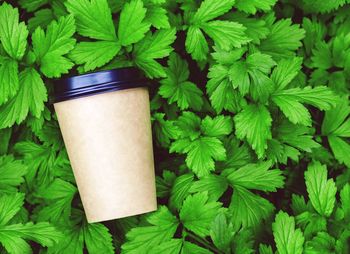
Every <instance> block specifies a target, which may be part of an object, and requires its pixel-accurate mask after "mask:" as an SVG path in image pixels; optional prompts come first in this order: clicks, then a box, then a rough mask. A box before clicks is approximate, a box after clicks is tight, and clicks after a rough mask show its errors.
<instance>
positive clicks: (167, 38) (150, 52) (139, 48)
mask: <svg viewBox="0 0 350 254" xmlns="http://www.w3.org/2000/svg"><path fill="white" fill-rule="evenodd" d="M175 34H176V30H175V29H161V30H158V31H157V32H155V33H153V34H152V33H151V32H149V33H147V34H146V37H145V38H144V39H142V40H141V41H139V42H138V43H136V44H135V48H134V51H133V56H134V59H135V63H136V65H138V66H139V67H140V68H141V69H143V70H144V71H145V72H146V73H147V74H148V76H150V77H152V78H157V77H165V76H166V73H165V71H164V68H163V66H162V65H160V64H159V63H158V62H156V61H155V59H158V58H163V57H165V56H168V55H169V54H170V52H171V51H172V47H171V46H170V45H171V44H172V43H173V42H174V40H175Z"/></svg>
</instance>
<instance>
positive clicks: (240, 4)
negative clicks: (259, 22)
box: [235, 0, 277, 14]
mask: <svg viewBox="0 0 350 254" xmlns="http://www.w3.org/2000/svg"><path fill="white" fill-rule="evenodd" d="M276 2H277V0H250V1H245V0H237V1H236V4H235V7H236V8H237V9H238V10H240V11H244V12H246V13H249V14H255V13H256V12H257V11H258V10H262V11H264V12H267V11H269V10H271V8H272V7H273V6H274V5H275V3H276Z"/></svg>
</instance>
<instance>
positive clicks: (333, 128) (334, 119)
mask: <svg viewBox="0 0 350 254" xmlns="http://www.w3.org/2000/svg"><path fill="white" fill-rule="evenodd" d="M349 114H350V106H349V103H348V99H347V98H342V99H341V100H339V101H338V102H337V105H336V107H335V108H333V109H331V110H328V111H326V114H325V117H324V120H323V123H322V134H324V135H327V137H328V142H329V145H330V147H331V149H332V152H333V154H334V157H335V158H336V159H337V160H338V161H339V162H340V163H344V164H345V165H347V166H350V158H349V156H348V154H349V152H350V145H349V143H348V142H347V141H346V140H345V139H343V137H350V132H349V125H350V120H349V118H348V116H349Z"/></svg>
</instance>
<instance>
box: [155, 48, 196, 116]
mask: <svg viewBox="0 0 350 254" xmlns="http://www.w3.org/2000/svg"><path fill="white" fill-rule="evenodd" d="M168 66H169V68H167V69H166V74H167V78H166V79H163V80H161V82H160V83H161V86H160V87H159V94H160V95H161V96H162V97H163V98H166V99H168V102H169V103H174V102H177V105H178V106H179V108H180V109H181V110H184V109H187V108H188V107H191V108H193V109H195V110H200V109H201V107H202V105H203V99H202V96H203V92H202V91H201V90H200V89H199V88H198V87H197V86H196V85H195V84H194V83H192V82H190V81H187V79H188V76H189V71H188V64H187V62H186V61H184V60H182V59H181V58H180V57H179V56H178V55H177V54H175V53H174V54H170V57H169V60H168Z"/></svg>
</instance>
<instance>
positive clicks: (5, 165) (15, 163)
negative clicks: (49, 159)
mask: <svg viewBox="0 0 350 254" xmlns="http://www.w3.org/2000/svg"><path fill="white" fill-rule="evenodd" d="M26 173H27V167H26V166H25V165H24V164H23V163H22V161H20V160H15V159H14V158H13V156H11V155H8V156H2V157H0V175H1V178H0V192H1V193H3V194H5V193H13V192H16V191H17V188H16V187H17V186H18V185H20V184H21V183H23V182H24V178H23V176H24V175H25V174H26ZM0 224H1V223H0Z"/></svg>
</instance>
